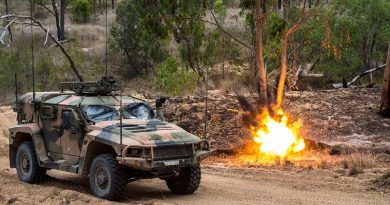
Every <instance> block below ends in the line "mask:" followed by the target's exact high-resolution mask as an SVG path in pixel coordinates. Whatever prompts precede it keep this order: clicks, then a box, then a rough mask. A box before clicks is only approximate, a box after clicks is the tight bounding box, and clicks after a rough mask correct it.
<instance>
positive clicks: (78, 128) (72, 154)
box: [61, 108, 85, 160]
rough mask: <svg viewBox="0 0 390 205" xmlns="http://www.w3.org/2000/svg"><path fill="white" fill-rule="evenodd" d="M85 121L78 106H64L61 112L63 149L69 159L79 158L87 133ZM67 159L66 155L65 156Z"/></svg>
mask: <svg viewBox="0 0 390 205" xmlns="http://www.w3.org/2000/svg"><path fill="white" fill-rule="evenodd" d="M84 128H85V123H84V121H83V120H82V118H81V116H80V114H79V113H78V112H77V110H76V108H64V109H62V113H61V149H62V154H64V155H67V156H68V159H74V160H77V159H78V157H79V156H80V153H81V146H82V143H83V139H84V135H85V131H84ZM64 158H65V159H66V157H65V156H64Z"/></svg>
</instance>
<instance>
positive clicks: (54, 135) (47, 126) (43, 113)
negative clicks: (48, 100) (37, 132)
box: [39, 104, 62, 153]
mask: <svg viewBox="0 0 390 205" xmlns="http://www.w3.org/2000/svg"><path fill="white" fill-rule="evenodd" d="M39 113H40V123H42V124H41V128H42V135H43V136H42V137H43V139H44V142H45V147H46V150H47V152H52V153H62V151H61V130H60V126H61V113H60V110H59V109H58V105H53V104H42V106H41V107H40V112H39Z"/></svg>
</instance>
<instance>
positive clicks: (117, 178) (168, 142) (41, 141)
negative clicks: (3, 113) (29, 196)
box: [9, 77, 209, 200]
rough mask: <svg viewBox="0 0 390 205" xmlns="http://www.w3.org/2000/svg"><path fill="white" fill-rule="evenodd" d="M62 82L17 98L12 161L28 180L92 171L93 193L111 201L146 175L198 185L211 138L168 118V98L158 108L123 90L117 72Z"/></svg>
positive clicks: (177, 187) (177, 185) (187, 187)
mask: <svg viewBox="0 0 390 205" xmlns="http://www.w3.org/2000/svg"><path fill="white" fill-rule="evenodd" d="M60 87H61V91H58V92H36V93H27V94H24V95H22V96H20V97H18V98H17V102H16V106H15V107H14V111H15V112H16V113H17V121H18V124H17V125H16V126H14V127H12V128H10V129H9V160H10V166H11V168H16V170H17V175H18V177H19V179H20V180H21V181H24V182H28V183H39V182H41V181H42V179H43V178H44V176H45V175H46V171H47V170H48V169H57V170H62V171H66V172H71V173H74V174H78V175H80V176H88V177H89V183H90V187H91V191H92V193H93V194H94V195H95V196H97V197H100V198H104V199H108V200H117V199H119V198H120V197H121V196H122V195H123V194H124V193H125V191H126V187H127V183H129V182H131V181H135V180H138V179H145V178H160V179H162V180H165V181H166V184H167V186H168V188H169V189H170V190H171V191H172V192H173V193H176V194H191V193H193V192H195V191H196V190H197V188H198V186H199V184H200V179H201V169H200V165H199V162H200V161H201V160H203V159H205V158H206V157H207V156H208V155H209V143H208V142H207V141H206V140H202V139H200V138H198V137H196V136H194V135H192V134H190V133H188V132H186V131H185V130H183V129H182V128H180V127H178V126H176V125H174V124H171V123H168V122H166V121H165V120H164V116H163V113H162V105H163V103H165V98H158V99H156V110H153V109H152V108H151V106H150V105H149V104H148V103H147V102H146V101H143V100H140V99H138V98H135V97H132V96H122V95H121V94H117V93H118V90H119V85H118V83H117V82H116V80H115V79H113V78H110V77H103V78H102V79H101V80H99V81H97V82H83V83H75V82H72V83H60ZM66 89H70V90H72V91H65V90H66Z"/></svg>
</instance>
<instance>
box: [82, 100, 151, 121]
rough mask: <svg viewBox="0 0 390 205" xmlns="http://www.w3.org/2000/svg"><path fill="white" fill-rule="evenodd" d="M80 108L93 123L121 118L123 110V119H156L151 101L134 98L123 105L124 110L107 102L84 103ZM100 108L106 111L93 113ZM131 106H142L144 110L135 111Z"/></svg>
mask: <svg viewBox="0 0 390 205" xmlns="http://www.w3.org/2000/svg"><path fill="white" fill-rule="evenodd" d="M79 108H80V111H81V113H82V114H83V115H84V118H85V119H86V120H87V121H89V122H93V123H97V122H102V121H115V120H119V118H120V112H122V116H123V119H140V120H151V119H155V117H156V114H155V112H154V109H153V108H152V107H151V106H150V105H149V103H147V102H145V101H141V100H139V101H136V100H133V102H126V104H124V106H122V111H120V108H119V106H118V105H107V104H84V105H80V106H79ZM99 108H100V109H105V110H106V111H104V110H102V111H101V112H100V113H93V112H96V111H97V110H98V109H99ZM129 108H132V109H137V108H142V110H143V111H142V110H137V111H135V112H133V111H130V110H129ZM87 109H92V110H91V111H88V110H87ZM91 112H92V113H91ZM137 112H138V113H137ZM142 112H144V113H142ZM108 113H111V115H109V114H108ZM107 114H108V115H107ZM94 115H95V116H94Z"/></svg>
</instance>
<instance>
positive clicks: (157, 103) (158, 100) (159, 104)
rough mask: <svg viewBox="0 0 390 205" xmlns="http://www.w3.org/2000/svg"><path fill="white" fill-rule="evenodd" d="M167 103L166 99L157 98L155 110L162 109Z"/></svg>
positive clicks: (162, 97)
mask: <svg viewBox="0 0 390 205" xmlns="http://www.w3.org/2000/svg"><path fill="white" fill-rule="evenodd" d="M166 101H167V98H166V97H164V96H159V97H157V98H156V108H160V107H162V105H163V104H164V103H165V102H166Z"/></svg>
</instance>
